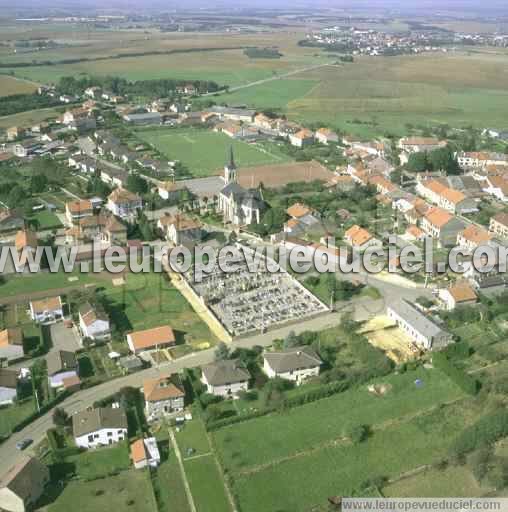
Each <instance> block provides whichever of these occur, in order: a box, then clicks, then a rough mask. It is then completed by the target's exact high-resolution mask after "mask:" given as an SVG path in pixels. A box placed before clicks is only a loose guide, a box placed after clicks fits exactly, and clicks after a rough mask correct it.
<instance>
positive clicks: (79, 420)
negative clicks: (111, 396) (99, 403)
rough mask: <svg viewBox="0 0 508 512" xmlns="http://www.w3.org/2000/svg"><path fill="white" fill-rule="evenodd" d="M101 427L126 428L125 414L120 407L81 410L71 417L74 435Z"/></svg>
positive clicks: (94, 430)
mask: <svg viewBox="0 0 508 512" xmlns="http://www.w3.org/2000/svg"><path fill="white" fill-rule="evenodd" d="M103 429H127V416H126V414H125V411H124V410H123V409H121V408H119V407H118V408H116V409H114V408H113V407H100V408H97V409H91V410H86V411H81V412H78V413H77V414H75V415H74V416H73V417H72V431H73V433H74V437H81V436H86V435H88V434H91V433H92V432H98V431H100V430H103Z"/></svg>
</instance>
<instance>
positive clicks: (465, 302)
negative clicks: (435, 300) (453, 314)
mask: <svg viewBox="0 0 508 512" xmlns="http://www.w3.org/2000/svg"><path fill="white" fill-rule="evenodd" d="M439 298H440V299H441V301H442V302H443V304H444V306H445V308H446V309H447V310H448V311H452V310H453V309H455V308H456V307H457V306H469V305H471V304H475V303H476V302H477V301H478V296H477V295H476V292H475V291H474V290H473V288H472V287H471V286H470V285H469V284H467V283H459V284H456V285H453V286H450V288H445V289H442V290H439Z"/></svg>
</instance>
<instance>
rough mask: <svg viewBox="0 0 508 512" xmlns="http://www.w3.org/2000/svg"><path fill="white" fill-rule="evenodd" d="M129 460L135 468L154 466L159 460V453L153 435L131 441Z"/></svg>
mask: <svg viewBox="0 0 508 512" xmlns="http://www.w3.org/2000/svg"><path fill="white" fill-rule="evenodd" d="M131 460H132V463H133V464H134V467H135V468H136V469H143V468H146V467H148V466H150V467H151V468H156V467H157V466H158V465H159V464H160V462H161V455H160V452H159V448H158V447H157V440H156V439H155V437H147V438H145V439H137V440H136V441H134V442H133V443H131Z"/></svg>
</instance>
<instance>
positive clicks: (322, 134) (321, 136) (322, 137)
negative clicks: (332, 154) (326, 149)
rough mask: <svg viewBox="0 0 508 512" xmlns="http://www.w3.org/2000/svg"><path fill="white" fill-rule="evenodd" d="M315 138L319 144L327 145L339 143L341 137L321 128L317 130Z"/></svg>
mask: <svg viewBox="0 0 508 512" xmlns="http://www.w3.org/2000/svg"><path fill="white" fill-rule="evenodd" d="M315 137H316V140H317V141H318V142H321V144H325V145H328V144H329V143H330V142H335V143H338V142H339V136H338V135H337V134H336V133H335V132H332V130H330V129H329V128H319V130H316V133H315Z"/></svg>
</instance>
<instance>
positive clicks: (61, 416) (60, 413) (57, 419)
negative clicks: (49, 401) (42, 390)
mask: <svg viewBox="0 0 508 512" xmlns="http://www.w3.org/2000/svg"><path fill="white" fill-rule="evenodd" d="M68 421H69V415H68V414H67V413H66V412H65V410H64V409H62V408H61V407H56V408H55V410H54V411H53V423H54V425H55V426H56V427H65V426H66V425H67V423H68Z"/></svg>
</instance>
